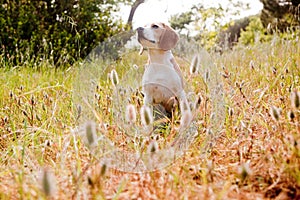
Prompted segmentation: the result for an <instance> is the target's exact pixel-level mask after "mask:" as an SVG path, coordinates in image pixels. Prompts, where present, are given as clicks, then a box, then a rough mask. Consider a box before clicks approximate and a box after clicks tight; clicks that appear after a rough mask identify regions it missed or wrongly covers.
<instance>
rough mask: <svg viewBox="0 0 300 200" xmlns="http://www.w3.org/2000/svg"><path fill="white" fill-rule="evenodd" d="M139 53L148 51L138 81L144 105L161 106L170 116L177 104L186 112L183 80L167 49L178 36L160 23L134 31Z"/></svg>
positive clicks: (171, 46)
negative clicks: (140, 84) (146, 62)
mask: <svg viewBox="0 0 300 200" xmlns="http://www.w3.org/2000/svg"><path fill="white" fill-rule="evenodd" d="M137 33H138V34H137V35H138V41H139V43H140V44H141V52H140V54H142V53H143V51H144V49H148V64H147V65H146V68H145V72H144V75H143V79H142V90H143V93H144V95H145V96H144V104H146V105H153V104H161V105H162V106H163V107H164V108H165V110H166V111H167V112H171V111H172V109H173V106H174V104H175V103H176V102H177V100H179V102H180V109H181V110H182V109H185V110H186V109H189V106H188V103H187V99H186V95H185V92H184V89H183V88H184V85H183V77H182V73H181V70H180V68H179V66H178V64H177V63H176V61H175V59H174V56H173V54H172V52H171V49H172V48H174V47H175V46H176V44H177V42H178V40H179V36H178V34H177V33H176V32H175V31H174V30H173V29H172V28H170V27H169V26H167V25H166V24H164V23H153V24H150V25H147V26H145V27H139V28H138V29H137Z"/></svg>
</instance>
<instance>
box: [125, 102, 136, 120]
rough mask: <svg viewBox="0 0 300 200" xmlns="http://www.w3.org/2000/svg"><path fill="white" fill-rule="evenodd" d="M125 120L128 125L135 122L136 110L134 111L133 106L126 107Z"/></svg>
mask: <svg viewBox="0 0 300 200" xmlns="http://www.w3.org/2000/svg"><path fill="white" fill-rule="evenodd" d="M126 120H127V122H129V123H130V124H133V123H135V122H136V110H135V106H134V105H133V104H128V105H127V107H126Z"/></svg>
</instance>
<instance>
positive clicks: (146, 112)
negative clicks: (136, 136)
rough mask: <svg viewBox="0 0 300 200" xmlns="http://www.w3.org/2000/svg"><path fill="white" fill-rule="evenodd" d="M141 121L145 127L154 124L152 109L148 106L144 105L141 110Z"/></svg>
mask: <svg viewBox="0 0 300 200" xmlns="http://www.w3.org/2000/svg"><path fill="white" fill-rule="evenodd" d="M141 121H142V125H143V126H144V127H147V126H149V125H150V124H152V123H153V116H152V113H151V109H150V108H149V107H148V106H145V105H144V106H142V108H141Z"/></svg>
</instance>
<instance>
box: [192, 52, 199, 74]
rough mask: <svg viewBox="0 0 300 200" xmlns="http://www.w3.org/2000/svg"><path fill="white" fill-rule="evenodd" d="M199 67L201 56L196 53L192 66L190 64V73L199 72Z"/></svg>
mask: <svg viewBox="0 0 300 200" xmlns="http://www.w3.org/2000/svg"><path fill="white" fill-rule="evenodd" d="M198 68H199V56H198V55H195V56H194V57H193V60H192V63H191V66H190V74H195V73H197V71H198Z"/></svg>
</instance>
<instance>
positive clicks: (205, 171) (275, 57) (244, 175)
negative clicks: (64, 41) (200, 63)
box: [0, 38, 300, 199]
mask: <svg viewBox="0 0 300 200" xmlns="http://www.w3.org/2000/svg"><path fill="white" fill-rule="evenodd" d="M144 59H145V58H144V57H142V58H141V59H140V60H139V61H137V62H139V63H143V62H144ZM178 59H180V58H178ZM212 61H213V62H214V63H215V64H216V65H217V67H218V70H219V73H220V74H221V75H222V76H221V77H222V80H220V81H221V82H222V83H223V86H224V90H225V99H226V118H225V120H224V129H223V130H222V131H221V132H220V133H219V134H220V137H218V140H217V141H216V142H215V143H214V145H213V146H212V147H211V149H210V151H209V152H206V153H204V152H203V151H201V148H200V146H201V145H202V144H201V141H202V140H201V139H197V138H196V139H195V141H194V142H193V143H192V145H191V146H190V148H189V149H188V151H186V152H185V154H184V156H182V157H181V158H179V159H177V160H176V161H175V162H174V163H173V164H172V165H170V166H168V167H166V168H164V169H162V170H158V171H155V172H149V173H124V172H121V171H118V170H115V169H104V167H103V165H101V164H100V163H99V162H98V161H97V160H96V159H95V158H94V157H93V156H92V155H91V154H90V152H89V149H88V148H86V146H85V145H84V144H83V143H82V142H81V140H80V139H79V138H78V137H76V135H75V134H74V132H73V129H74V127H76V115H75V114H74V113H76V110H75V109H74V107H75V106H74V105H73V101H72V85H73V81H74V76H75V73H76V66H74V67H72V68H69V69H64V70H63V69H54V68H50V66H49V65H48V64H45V65H42V66H40V67H39V68H38V69H31V68H28V67H26V66H19V67H15V68H9V69H7V68H5V66H4V67H2V68H1V69H0V73H1V76H0V84H1V87H0V133H1V135H0V136H1V137H0V151H1V154H0V199H43V198H45V199H46V198H49V199H300V107H299V92H300V42H299V41H298V39H297V40H294V41H285V40H280V39H278V38H277V39H276V38H274V40H273V41H272V42H270V43H267V44H256V45H254V46H250V47H237V48H235V49H234V50H233V51H230V52H225V53H223V54H222V55H217V54H216V55H212ZM183 71H184V74H185V77H186V79H187V80H188V82H187V84H190V85H193V86H195V85H197V83H198V81H199V78H197V77H194V78H191V77H190V75H189V67H188V66H186V67H185V68H184V69H183ZM200 91H201V90H200ZM101 92H102V93H103V94H106V92H107V91H103V90H100V91H99V95H100V96H101V95H103V94H102V93H101ZM297 92H298V93H297ZM297 95H298V96H297ZM296 97H298V99H297V98H296ZM199 112H203V109H202V108H201V107H200V109H199ZM205 119H206V118H202V119H201V121H203V120H205ZM199 120H200V119H199ZM199 123H200V122H199ZM201 124H205V121H204V122H201ZM203 126H204V125H203ZM198 130H199V138H201V136H203V135H205V131H202V130H201V128H199V129H198ZM40 177H44V179H41V178H40ZM45 177H46V178H45Z"/></svg>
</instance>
